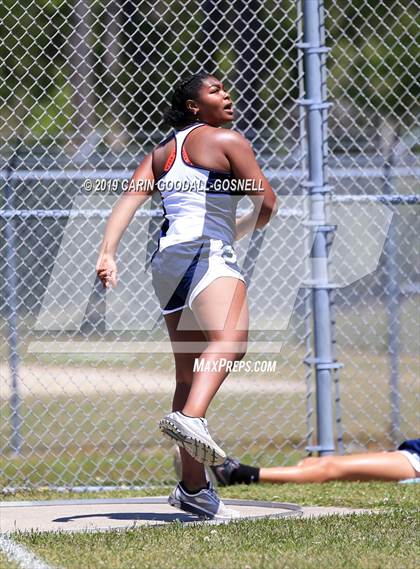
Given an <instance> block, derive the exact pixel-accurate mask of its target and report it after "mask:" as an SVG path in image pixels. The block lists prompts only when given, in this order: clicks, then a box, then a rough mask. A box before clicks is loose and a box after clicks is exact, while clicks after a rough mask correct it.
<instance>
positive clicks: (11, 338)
mask: <svg viewBox="0 0 420 569" xmlns="http://www.w3.org/2000/svg"><path fill="white" fill-rule="evenodd" d="M16 162H17V156H16V152H14V154H13V156H12V158H11V160H10V163H9V164H8V166H7V168H6V182H5V198H6V199H5V202H6V204H5V205H6V210H9V211H10V210H14V209H15V208H14V205H15V204H14V202H15V199H14V192H13V187H12V185H11V183H10V176H11V174H12V172H13V171H14V170H15V169H16V166H17V164H16ZM4 237H5V245H6V255H5V257H6V268H5V275H6V278H5V289H6V291H5V292H6V294H5V298H6V311H7V328H8V331H7V341H8V346H9V369H10V382H11V395H10V413H11V429H12V433H11V437H10V448H11V451H12V452H14V453H16V454H18V453H19V452H20V450H21V446H22V435H21V426H22V418H21V415H20V395H19V352H18V332H17V285H18V279H17V269H16V243H15V222H14V219H13V217H9V218H7V219H6V220H5V227H4Z"/></svg>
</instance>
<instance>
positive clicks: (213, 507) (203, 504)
mask: <svg viewBox="0 0 420 569" xmlns="http://www.w3.org/2000/svg"><path fill="white" fill-rule="evenodd" d="M168 503H169V504H170V505H171V506H173V507H174V508H178V509H179V510H183V511H184V512H188V513H190V514H195V515H196V516H199V517H200V518H209V519H212V520H232V519H237V518H240V517H241V515H240V513H239V512H237V511H236V510H232V509H230V508H227V507H226V506H225V505H224V503H223V502H222V500H221V499H220V498H219V496H218V495H217V493H216V491H215V489H214V487H213V484H212V483H211V482H208V483H207V488H205V489H203V490H200V491H199V492H197V493H196V494H189V493H188V492H186V491H185V490H184V489H183V487H182V486H181V485H180V484H177V486H176V488H175V490H174V491H173V492H172V494H171V495H170V496H169V498H168Z"/></svg>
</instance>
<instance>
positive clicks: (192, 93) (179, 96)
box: [163, 71, 211, 128]
mask: <svg viewBox="0 0 420 569" xmlns="http://www.w3.org/2000/svg"><path fill="white" fill-rule="evenodd" d="M210 76H211V73H206V72H205V71H200V72H199V73H196V74H194V75H190V76H188V77H186V78H185V79H183V80H182V81H180V82H179V83H178V84H177V85H176V86H175V89H174V91H173V93H172V102H171V106H170V107H168V108H167V109H166V111H165V112H164V115H163V120H164V124H166V125H169V126H172V127H174V128H177V127H180V126H183V125H186V124H188V123H189V122H191V123H192V122H194V121H196V120H197V116H196V115H194V114H193V113H192V112H191V111H189V110H188V109H187V107H186V104H185V103H186V102H187V101H188V99H197V97H198V92H199V91H200V88H201V86H202V84H203V82H204V80H205V79H207V77H210Z"/></svg>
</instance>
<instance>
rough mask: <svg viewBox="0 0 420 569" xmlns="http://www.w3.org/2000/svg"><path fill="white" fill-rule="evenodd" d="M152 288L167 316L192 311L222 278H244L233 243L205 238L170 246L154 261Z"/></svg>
mask: <svg viewBox="0 0 420 569" xmlns="http://www.w3.org/2000/svg"><path fill="white" fill-rule="evenodd" d="M151 267H152V285H153V288H154V291H155V293H156V296H157V297H158V300H159V304H160V307H161V310H162V313H163V314H170V313H171V312H176V311H177V310H181V309H183V308H185V307H187V306H188V307H189V308H191V303H192V302H193V300H194V299H195V298H196V296H197V295H198V294H199V293H200V292H201V291H203V290H204V289H205V288H206V287H207V286H208V285H209V284H210V283H212V282H213V281H214V280H215V279H217V278H219V277H235V278H237V279H240V280H241V281H243V282H246V281H245V278H244V276H243V275H242V274H241V270H240V268H239V266H238V265H237V262H236V253H235V251H234V249H233V247H232V245H231V244H229V243H225V242H224V241H222V240H220V239H211V238H202V239H195V240H194V241H184V242H182V243H176V244H174V245H169V246H167V247H165V248H164V249H163V250H159V249H158V250H157V251H155V253H154V254H153V257H152V259H151Z"/></svg>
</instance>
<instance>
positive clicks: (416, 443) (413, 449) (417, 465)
mask: <svg viewBox="0 0 420 569" xmlns="http://www.w3.org/2000/svg"><path fill="white" fill-rule="evenodd" d="M398 450H399V452H401V453H402V454H403V455H404V456H405V457H406V458H407V459H408V460H409V461H410V464H411V466H412V467H413V468H414V470H415V471H416V476H417V477H419V476H420V439H409V440H408V441H404V442H403V443H401V444H400V446H399V447H398Z"/></svg>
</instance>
